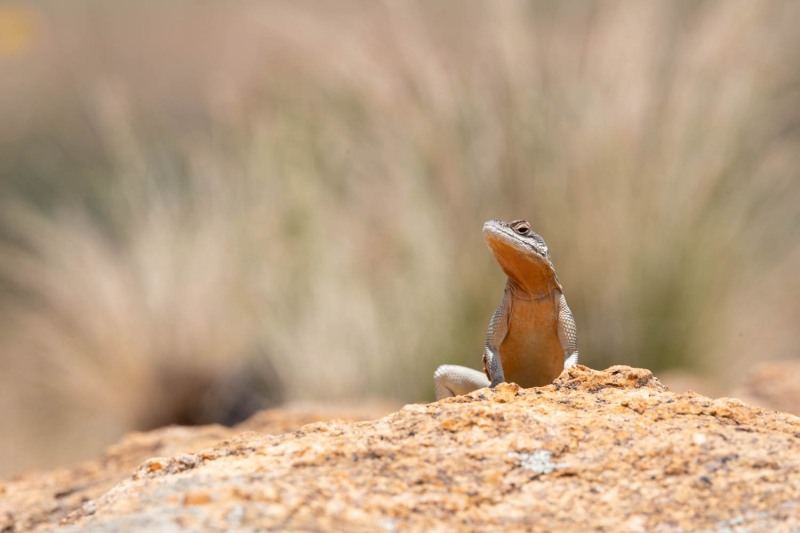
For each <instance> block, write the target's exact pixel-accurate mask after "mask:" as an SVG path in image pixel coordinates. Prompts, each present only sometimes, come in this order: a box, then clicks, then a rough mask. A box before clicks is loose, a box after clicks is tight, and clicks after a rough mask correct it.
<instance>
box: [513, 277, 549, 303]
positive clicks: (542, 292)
mask: <svg viewBox="0 0 800 533" xmlns="http://www.w3.org/2000/svg"><path fill="white" fill-rule="evenodd" d="M506 292H508V293H509V294H510V295H511V298H512V299H514V300H522V301H538V300H544V299H545V298H549V297H550V294H551V292H552V288H551V287H550V286H548V285H544V286H541V287H539V288H538V290H535V291H531V290H529V289H524V288H523V287H521V286H520V284H519V283H517V282H516V281H514V280H513V279H512V278H511V277H509V278H508V279H507V280H506Z"/></svg>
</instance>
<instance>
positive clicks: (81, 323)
mask: <svg viewBox="0 0 800 533" xmlns="http://www.w3.org/2000/svg"><path fill="white" fill-rule="evenodd" d="M27 9H28V10H29V13H28V14H27V15H26V16H25V17H23V18H24V19H25V20H26V21H27V22H26V24H29V25H31V24H33V25H34V26H32V28H33V29H31V28H29V33H28V35H30V36H35V40H34V41H32V42H31V43H28V44H26V46H27V47H28V48H27V49H26V50H23V51H15V52H14V53H13V54H11V55H6V56H2V57H0V72H2V73H0V87H2V95H3V96H2V98H0V114H2V115H3V116H4V121H5V122H6V123H7V124H9V125H10V127H8V128H5V129H4V130H3V131H0V192H2V200H1V201H0V203H1V204H2V205H0V208H2V215H1V216H0V350H1V351H0V402H2V403H0V405H2V410H1V411H0V431H1V432H3V433H4V434H7V432H8V431H10V430H11V429H10V428H16V430H15V431H16V432H17V435H18V436H17V437H15V439H13V440H11V439H3V440H2V441H0V457H6V458H12V459H11V460H10V462H5V460H4V462H1V463H0V471H3V470H6V471H8V470H12V469H16V468H18V466H19V465H21V464H23V463H24V462H26V461H27V462H28V463H31V462H38V463H39V464H45V463H46V462H48V461H49V462H55V461H60V460H62V459H66V458H68V457H70V456H71V455H72V454H74V453H75V452H74V451H73V449H74V448H75V447H77V448H81V447H82V449H87V448H88V447H92V446H95V447H96V446H97V443H98V442H103V441H108V440H111V439H113V438H115V437H116V435H118V434H119V433H120V432H123V431H125V430H127V429H130V428H136V427H147V426H153V425H158V424H161V423H167V422H170V421H181V422H200V421H207V420H224V419H226V418H227V417H230V416H237V413H239V414H241V413H242V412H246V411H247V410H248V409H250V408H251V407H252V406H253V405H257V404H258V399H261V400H264V399H265V398H266V399H270V400H278V399H334V398H360V397H364V396H366V395H370V394H383V395H387V396H391V397H395V398H400V399H405V400H421V399H424V398H429V397H430V395H431V387H430V374H431V372H432V370H433V369H434V368H435V366H436V365H437V364H440V363H444V362H461V363H466V364H471V365H477V364H478V361H479V348H480V344H481V342H482V336H483V329H484V327H485V323H486V321H487V319H488V316H489V314H490V313H491V311H492V309H493V306H494V305H495V303H496V300H497V299H498V298H499V294H500V290H501V287H502V284H503V281H502V276H501V274H500V272H499V271H498V269H497V268H496V266H495V265H494V264H493V261H492V259H491V257H490V255H489V253H488V252H487V251H486V250H485V246H484V245H483V243H482V242H481V238H480V231H479V230H480V226H481V224H482V222H483V220H485V219H487V218H511V217H526V218H528V219H530V220H531V222H532V223H533V225H534V227H535V228H536V229H537V230H538V231H540V232H541V233H542V234H543V235H544V236H545V238H546V239H547V240H548V242H549V243H550V247H551V249H552V250H553V253H554V261H555V263H556V266H557V267H558V269H559V275H560V278H561V279H562V281H563V283H564V285H565V288H566V294H567V297H568V299H569V301H570V304H571V307H572V308H573V310H574V311H575V312H576V315H577V321H578V324H579V335H580V339H579V341H580V347H581V353H582V355H583V360H584V362H586V363H587V364H589V365H591V366H596V367H604V366H606V365H609V364H612V363H625V364H632V365H643V366H647V367H650V368H653V369H656V370H658V369H666V368H674V367H689V368H693V369H694V370H696V371H700V372H704V373H707V374H709V375H711V376H712V377H714V378H715V379H716V380H717V382H718V384H722V386H725V384H728V383H730V382H735V381H737V380H738V379H739V377H740V375H741V373H742V372H743V371H744V370H745V369H746V368H747V367H748V365H749V364H751V362H752V361H753V360H754V359H769V358H780V357H794V356H796V355H797V350H796V346H797V345H798V341H800V334H799V333H798V329H797V322H798V318H800V301H799V300H798V299H797V297H796V296H797V294H798V293H800V281H798V280H800V278H798V276H797V275H796V272H798V271H800V239H798V229H799V228H800V218H798V216H797V212H798V211H797V206H798V205H800V180H798V176H797V172H798V170H797V169H798V168H800V135H798V132H799V131H800V128H798V124H800V106H799V105H798V99H797V92H796V87H797V86H798V82H800V67H798V66H796V65H800V57H798V52H797V51H798V50H800V46H798V45H800V43H799V42H798V35H797V32H796V31H795V30H794V28H793V21H794V20H797V18H798V15H800V13H798V7H797V5H796V4H795V3H793V2H790V1H751V2H714V1H708V2H702V3H677V2H667V1H663V2H648V3H643V4H635V5H632V4H630V3H620V2H601V3H591V4H586V3H578V2H561V3H558V4H555V3H549V2H534V3H530V2H495V3H489V2H468V3H462V2H439V3H437V4H436V5H430V4H428V3H425V2H403V3H380V4H377V3H376V4H373V3H369V4H365V3H356V2H339V3H336V4H335V5H334V4H331V5H326V4H322V5H320V4H313V5H312V4H306V3H296V2H271V3H268V4H262V3H239V4H236V6H235V7H232V6H230V5H226V6H225V7H221V6H214V5H204V6H199V5H196V4H194V3H192V6H191V9H188V7H187V4H186V3H185V2H182V1H180V0H175V1H174V2H171V3H169V4H167V5H160V4H159V5H157V6H156V5H153V6H139V5H138V4H135V3H120V4H116V5H115V7H106V6H101V5H99V4H97V5H96V4H95V3H91V2H84V3H78V4H75V5H74V6H72V7H70V8H69V9H67V8H66V7H64V6H62V5H60V4H57V3H51V4H42V5H41V6H39V7H37V8H36V9H35V10H34V8H33V7H30V8H27ZM2 16H3V13H2V12H0V18H1V17H2ZM142 28H146V29H147V31H146V32H143V29H142ZM20 80H22V81H20ZM31 102H37V105H36V106H33V105H32V104H31ZM232 413H233V414H232ZM54 435H58V436H59V440H60V444H59V446H58V447H54V446H53V445H52V441H53V436H54ZM31 443H34V444H31ZM42 455H47V456H49V457H50V458H49V459H42V457H41V456H42ZM17 461H20V462H17Z"/></svg>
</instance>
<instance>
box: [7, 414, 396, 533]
mask: <svg viewBox="0 0 800 533" xmlns="http://www.w3.org/2000/svg"><path fill="white" fill-rule="evenodd" d="M395 407H396V406H395V405H393V404H388V403H385V402H374V401H373V402H367V403H365V404H364V405H361V406H353V405H332V406H328V407H322V406H320V405H294V406H289V407H284V408H282V409H269V410H266V411H261V412H259V413H257V414H255V415H254V416H253V417H251V418H250V419H249V420H247V421H245V422H243V423H242V424H239V425H238V426H236V427H234V428H227V427H223V426H217V425H210V426H199V427H181V426H171V427H165V428H161V429H157V430H155V431H149V432H146V433H138V432H137V433H131V434H129V435H126V436H125V437H124V438H123V439H122V440H121V441H120V442H119V443H117V444H115V445H114V446H111V447H109V448H108V449H107V451H106V453H105V454H104V455H103V457H101V458H99V459H97V460H93V461H86V462H84V463H81V464H79V465H78V466H76V467H74V468H61V469H57V470H53V471H50V472H28V473H25V474H22V475H19V476H15V477H14V478H13V479H12V480H10V481H2V480H0V532H2V533H6V532H16V531H28V530H31V529H33V528H35V527H36V526H51V525H53V524H58V522H59V520H61V519H62V518H64V517H66V516H67V515H68V514H69V513H71V512H73V511H76V510H78V509H80V508H81V506H82V505H83V504H84V503H86V502H88V501H90V500H92V499H94V498H97V497H99V496H100V495H102V494H103V493H104V492H106V491H108V490H109V489H111V488H112V487H113V486H114V485H116V484H117V483H119V482H121V481H123V480H125V479H127V478H129V477H130V476H131V472H133V470H134V469H135V468H136V467H137V466H138V465H139V464H141V463H142V462H143V461H145V460H147V459H149V458H151V457H154V456H172V455H181V454H185V453H193V452H197V451H199V450H202V449H204V448H209V447H212V446H214V445H215V444H218V443H219V442H221V441H223V440H225V439H229V438H232V437H234V436H236V435H239V434H241V433H242V432H244V431H258V432H261V433H272V434H278V433H286V432H287V431H293V430H296V429H298V428H300V427H301V426H303V425H306V424H309V423H312V422H319V421H321V420H330V419H333V418H337V419H342V420H350V421H355V420H366V419H374V418H377V417H379V416H381V415H383V414H386V413H388V412H390V411H392V410H393V409H394V408H395Z"/></svg>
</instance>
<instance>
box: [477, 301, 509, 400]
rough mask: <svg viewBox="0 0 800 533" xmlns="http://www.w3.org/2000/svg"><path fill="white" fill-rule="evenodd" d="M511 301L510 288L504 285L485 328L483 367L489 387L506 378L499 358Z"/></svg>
mask: <svg viewBox="0 0 800 533" xmlns="http://www.w3.org/2000/svg"><path fill="white" fill-rule="evenodd" d="M511 302H512V297H511V292H510V288H509V287H508V286H506V290H505V291H504V292H503V298H502V299H501V300H500V305H498V306H497V309H496V310H495V312H494V314H493V315H492V319H491V320H490V321H489V328H488V329H487V330H486V342H485V343H484V346H483V368H484V370H486V375H487V376H488V377H489V380H490V386H491V387H496V386H497V385H499V384H500V383H503V382H504V381H505V380H506V378H505V374H504V373H503V362H502V360H501V359H500V344H502V342H503V339H505V338H506V334H507V333H508V321H509V319H510V317H511Z"/></svg>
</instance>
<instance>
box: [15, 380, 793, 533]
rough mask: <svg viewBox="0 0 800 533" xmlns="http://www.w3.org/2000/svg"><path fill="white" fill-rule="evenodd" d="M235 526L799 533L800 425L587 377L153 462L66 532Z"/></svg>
mask: <svg viewBox="0 0 800 533" xmlns="http://www.w3.org/2000/svg"><path fill="white" fill-rule="evenodd" d="M254 429H255V428H254ZM209 437H213V436H212V435H209ZM195 449H196V448H195ZM172 451H174V448H172V449H171V451H170V454H172ZM170 454H164V455H170ZM6 494H8V488H6ZM228 529H233V530H244V531H254V530H272V531H275V530H303V531H307V530H308V531H320V530H322V531H328V530H336V531H342V530H344V531H453V530H465V531H475V530H478V531H501V530H502V531H516V530H526V529H527V530H541V531H545V530H570V531H578V530H606V531H733V530H747V531H800V418H798V417H795V416H793V415H790V414H786V413H779V412H772V411H767V410H764V409H761V408H758V407H754V406H750V405H747V404H744V403H742V402H741V401H739V400H734V399H726V398H723V399H717V400H712V399H710V398H706V397H704V396H700V395H697V394H694V393H684V394H675V393H672V392H670V391H668V390H667V389H666V388H665V387H664V386H663V385H661V383H660V382H659V381H658V380H657V379H655V378H654V377H653V376H652V374H651V373H650V372H649V371H647V370H641V369H632V368H629V367H621V366H618V367H612V368H610V369H608V370H606V371H602V372H601V371H593V370H590V369H588V368H585V367H576V368H573V369H570V370H569V371H568V372H565V373H564V375H562V376H561V377H560V378H559V379H558V380H557V381H556V382H555V383H554V384H553V385H550V386H547V387H542V388H538V389H526V390H523V389H519V388H518V387H517V386H516V385H507V384H503V385H501V386H499V387H497V389H495V390H494V391H491V390H488V389H481V390H479V391H476V392H474V393H472V394H470V395H467V396H463V397H458V398H453V399H449V400H443V401H441V402H438V403H434V404H429V405H409V406H406V407H405V408H403V409H402V410H400V411H398V412H396V413H393V414H390V415H388V416H385V417H383V418H381V419H378V420H374V421H370V422H345V421H330V422H324V423H314V424H310V425H306V426H303V427H302V428H300V429H299V430H297V431H294V432H291V433H284V434H280V435H269V434H264V433H257V432H246V433H244V434H241V435H238V436H235V437H233V438H229V439H228V440H226V441H223V442H220V443H217V444H216V445H214V446H210V447H207V448H205V449H203V450H200V451H194V452H191V451H188V450H187V451H185V452H184V453H175V454H172V456H171V457H166V456H165V457H154V458H150V459H148V460H146V461H144V462H143V463H142V464H141V465H140V466H138V467H137V468H136V469H135V471H134V472H133V475H132V476H130V477H128V478H127V479H125V480H124V481H122V482H121V483H119V484H117V485H116V486H115V487H114V488H112V489H111V490H109V491H106V492H104V493H103V494H101V495H99V496H97V497H95V498H93V499H91V500H90V501H88V502H87V503H85V504H84V505H83V506H82V507H81V508H80V509H79V510H78V511H76V512H74V513H73V514H71V515H70V516H69V517H68V518H67V519H65V520H64V521H63V522H62V525H61V527H60V528H59V530H63V531H84V530H86V531H118V530H137V531H138V530H142V531H182V530H228Z"/></svg>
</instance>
